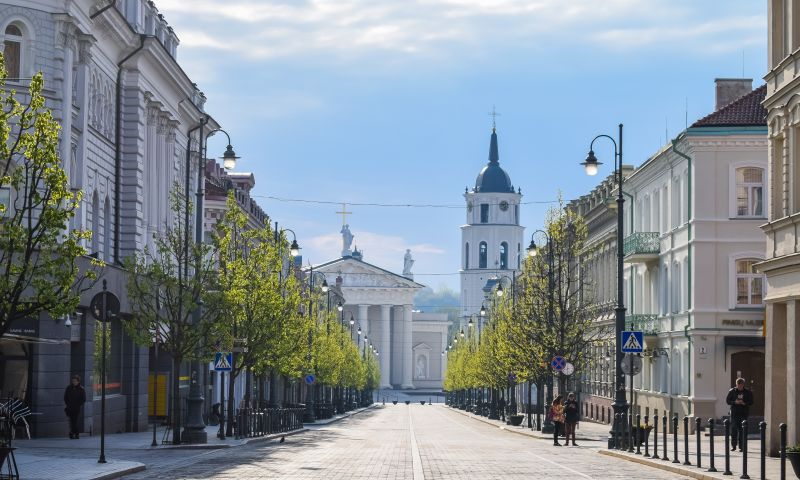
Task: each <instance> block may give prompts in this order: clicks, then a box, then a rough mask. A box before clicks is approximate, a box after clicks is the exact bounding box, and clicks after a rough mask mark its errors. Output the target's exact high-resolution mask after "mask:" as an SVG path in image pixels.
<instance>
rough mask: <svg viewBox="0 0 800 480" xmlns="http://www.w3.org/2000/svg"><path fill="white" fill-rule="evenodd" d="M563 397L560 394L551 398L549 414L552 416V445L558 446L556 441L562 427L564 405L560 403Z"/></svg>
mask: <svg viewBox="0 0 800 480" xmlns="http://www.w3.org/2000/svg"><path fill="white" fill-rule="evenodd" d="M562 401H563V398H562V397H561V395H559V396H557V397H556V398H554V399H553V405H552V406H551V407H550V416H551V417H552V418H553V445H554V446H556V447H560V446H561V444H560V443H558V435H559V433H560V432H561V429H562V428H564V405H562Z"/></svg>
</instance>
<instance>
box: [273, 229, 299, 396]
mask: <svg viewBox="0 0 800 480" xmlns="http://www.w3.org/2000/svg"><path fill="white" fill-rule="evenodd" d="M286 232H289V233H291V234H292V242H291V244H290V245H289V255H290V256H292V257H296V256H298V255H300V245H298V243H297V234H295V233H294V230H292V229H291V228H278V222H275V228H274V230H273V235H274V239H273V241H274V242H275V245H277V246H278V258H279V259H280V261H281V268H280V269H279V270H278V285H279V287H280V289H281V297H283V294H284V291H283V242H282V241H281V236H282V235H283V234H284V233H286ZM291 268H292V265H291V262H290V263H289V265H288V268H287V275H288V274H289V271H290V270H291ZM277 390H278V378H277V376H276V375H275V370H270V374H269V403H270V408H278V406H279V405H278V398H277Z"/></svg>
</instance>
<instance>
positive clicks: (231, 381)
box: [225, 353, 242, 437]
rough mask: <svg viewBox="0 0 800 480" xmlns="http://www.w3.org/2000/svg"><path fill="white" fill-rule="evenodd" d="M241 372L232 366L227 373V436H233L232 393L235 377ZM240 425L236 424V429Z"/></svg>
mask: <svg viewBox="0 0 800 480" xmlns="http://www.w3.org/2000/svg"><path fill="white" fill-rule="evenodd" d="M233 364H234V365H236V354H235V353H234V354H233ZM239 373H241V369H240V368H236V367H234V368H232V369H231V373H230V374H228V412H227V413H228V425H226V426H225V435H226V436H228V437H231V436H233V416H234V413H235V411H236V402H235V401H234V398H233V394H234V388H235V387H236V385H235V382H236V378H237V377H238V376H239ZM241 428H242V427H241V425H236V430H237V431H241Z"/></svg>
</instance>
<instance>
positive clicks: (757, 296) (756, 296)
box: [750, 277, 764, 305]
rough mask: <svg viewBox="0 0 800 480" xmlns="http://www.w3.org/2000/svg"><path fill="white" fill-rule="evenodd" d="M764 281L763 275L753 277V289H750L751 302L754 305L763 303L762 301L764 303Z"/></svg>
mask: <svg viewBox="0 0 800 480" xmlns="http://www.w3.org/2000/svg"><path fill="white" fill-rule="evenodd" d="M763 281H764V280H763V278H762V277H756V278H754V279H753V283H752V289H751V290H750V291H751V297H750V298H751V302H750V303H752V304H753V305H761V304H762V303H764V299H763V298H762V297H763V294H762V291H763V288H764V287H763Z"/></svg>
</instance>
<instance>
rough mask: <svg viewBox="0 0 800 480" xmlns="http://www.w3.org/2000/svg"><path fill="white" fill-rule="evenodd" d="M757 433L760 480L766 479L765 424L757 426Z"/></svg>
mask: <svg viewBox="0 0 800 480" xmlns="http://www.w3.org/2000/svg"><path fill="white" fill-rule="evenodd" d="M758 433H759V436H760V437H761V472H760V473H761V480H765V479H766V478H767V458H766V454H767V422H761V423H759V424H758Z"/></svg>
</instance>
